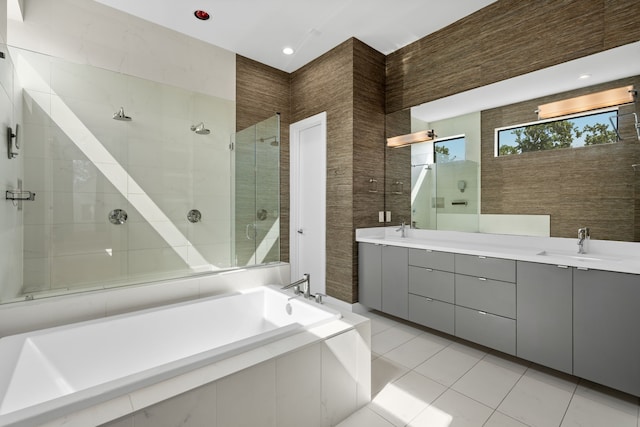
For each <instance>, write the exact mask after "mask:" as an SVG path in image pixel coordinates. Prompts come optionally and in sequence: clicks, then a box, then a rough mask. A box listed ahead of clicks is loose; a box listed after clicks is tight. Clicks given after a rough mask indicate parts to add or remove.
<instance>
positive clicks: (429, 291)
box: [409, 266, 455, 304]
mask: <svg viewBox="0 0 640 427" xmlns="http://www.w3.org/2000/svg"><path fill="white" fill-rule="evenodd" d="M454 286H455V275H454V274H453V273H448V272H446V271H438V270H433V269H431V268H421V267H414V266H409V292H411V293H412V294H416V295H421V296H423V297H429V298H434V299H437V300H440V301H445V302H450V303H452V304H453V301H454V293H455V292H454V289H455V287H454Z"/></svg>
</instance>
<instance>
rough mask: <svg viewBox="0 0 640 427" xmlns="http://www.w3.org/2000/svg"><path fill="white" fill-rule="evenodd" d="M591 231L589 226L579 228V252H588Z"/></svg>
mask: <svg viewBox="0 0 640 427" xmlns="http://www.w3.org/2000/svg"><path fill="white" fill-rule="evenodd" d="M590 239H591V232H590V231H589V228H588V227H582V228H578V253H579V254H586V253H587V251H588V250H589V240H590Z"/></svg>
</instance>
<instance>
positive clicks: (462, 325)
mask: <svg viewBox="0 0 640 427" xmlns="http://www.w3.org/2000/svg"><path fill="white" fill-rule="evenodd" d="M455 325H456V333H455V335H456V336H457V337H460V338H463V339H465V340H469V341H473V342H475V343H478V344H481V345H484V346H487V347H490V348H493V349H496V350H499V351H502V352H504V353H507V354H511V355H514V356H515V354H516V321H515V320H513V319H508V318H506V317H501V316H496V315H495V314H489V313H486V312H484V311H478V310H471V309H469V308H465V307H459V306H456V307H455Z"/></svg>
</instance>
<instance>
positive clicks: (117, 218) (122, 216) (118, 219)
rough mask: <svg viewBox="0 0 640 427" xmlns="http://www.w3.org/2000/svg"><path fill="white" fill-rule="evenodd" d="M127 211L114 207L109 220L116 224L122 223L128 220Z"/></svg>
mask: <svg viewBox="0 0 640 427" xmlns="http://www.w3.org/2000/svg"><path fill="white" fill-rule="evenodd" d="M128 217H129V216H128V215H127V212H126V211H125V210H123V209H114V210H112V211H111V212H109V222H110V223H111V224H114V225H121V224H124V223H125V222H127V218H128Z"/></svg>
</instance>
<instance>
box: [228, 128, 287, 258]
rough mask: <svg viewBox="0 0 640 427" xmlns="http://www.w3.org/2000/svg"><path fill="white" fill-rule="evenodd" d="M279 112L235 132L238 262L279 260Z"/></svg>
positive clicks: (236, 254)
mask: <svg viewBox="0 0 640 427" xmlns="http://www.w3.org/2000/svg"><path fill="white" fill-rule="evenodd" d="M279 170H280V116H279V115H275V116H273V117H271V118H269V119H267V120H264V121H262V122H260V123H258V124H256V125H254V126H251V127H249V128H247V129H244V130H242V131H240V132H237V133H236V135H235V182H234V184H235V198H234V201H235V215H234V218H235V227H234V230H235V254H234V257H235V260H236V265H237V266H246V265H255V264H263V263H268V262H274V261H279V260H280V211H279V210H280V174H279Z"/></svg>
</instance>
